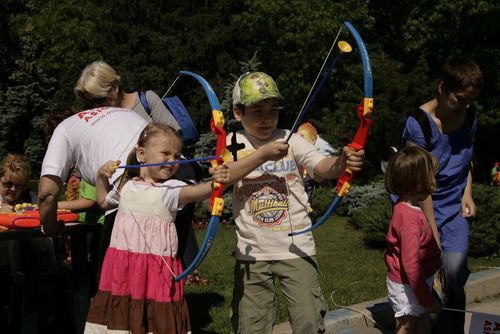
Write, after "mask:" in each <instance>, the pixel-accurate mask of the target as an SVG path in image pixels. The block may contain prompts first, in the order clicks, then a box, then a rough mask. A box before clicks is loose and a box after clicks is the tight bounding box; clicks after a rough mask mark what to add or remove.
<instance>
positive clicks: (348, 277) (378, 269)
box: [186, 216, 500, 333]
mask: <svg viewBox="0 0 500 334" xmlns="http://www.w3.org/2000/svg"><path fill="white" fill-rule="evenodd" d="M234 230H235V227H234V226H232V225H230V226H223V227H221V229H220V231H219V233H218V235H217V238H216V241H215V244H214V245H213V247H212V249H211V250H210V253H209V254H208V256H207V258H206V259H205V261H204V262H203V264H202V265H201V267H200V271H201V273H202V275H203V276H205V277H207V278H208V279H209V284H208V285H207V286H203V287H199V286H187V287H186V298H187V300H188V304H189V309H190V315H191V323H192V326H193V333H232V328H231V323H230V308H231V297H232V289H233V265H234V258H233V257H232V253H233V249H234V244H235V242H236V241H235V240H236V237H235V232H234ZM204 233H205V231H198V232H197V238H198V242H200V243H201V241H203V237H204ZM314 234H315V239H316V249H317V253H318V261H319V273H320V280H321V288H322V290H323V294H324V296H325V300H326V302H327V305H328V308H329V309H334V308H335V306H334V302H335V303H336V304H337V305H352V304H357V303H361V302H364V301H368V300H372V299H377V298H383V297H385V296H386V288H385V264H384V250H373V249H368V248H365V246H364V245H363V242H362V240H361V233H360V232H359V231H356V230H354V229H353V228H352V227H351V225H350V224H349V223H348V218H347V217H335V216H334V217H332V218H330V220H329V221H328V222H327V223H325V224H323V225H322V226H321V227H320V228H318V229H317V230H316V231H315V232H314ZM469 261H470V262H469V266H470V269H471V270H472V271H473V272H474V271H479V270H486V269H487V267H498V266H500V258H494V259H485V258H479V259H474V258H472V259H470V260H469ZM333 292H334V294H333V301H332V299H331V298H330V296H331V294H332V293H333ZM286 312H287V311H286V305H285V302H284V299H283V296H282V294H281V293H278V322H283V321H286V320H287V313H286Z"/></svg>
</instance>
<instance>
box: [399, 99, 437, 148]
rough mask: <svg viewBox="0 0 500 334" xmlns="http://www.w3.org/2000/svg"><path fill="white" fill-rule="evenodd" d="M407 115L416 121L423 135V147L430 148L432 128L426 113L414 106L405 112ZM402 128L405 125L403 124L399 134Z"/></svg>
mask: <svg viewBox="0 0 500 334" xmlns="http://www.w3.org/2000/svg"><path fill="white" fill-rule="evenodd" d="M408 117H413V118H414V119H415V120H416V121H417V123H418V125H419V126H420V129H421V130H422V133H423V135H424V139H425V148H426V149H427V150H431V139H432V128H431V122H430V121H429V117H428V116H427V113H426V112H425V111H423V110H422V109H420V108H416V109H413V110H411V111H409V112H408V113H407V118H408ZM404 128H405V127H404V126H403V128H402V129H401V136H402V135H403V133H402V132H403V131H404Z"/></svg>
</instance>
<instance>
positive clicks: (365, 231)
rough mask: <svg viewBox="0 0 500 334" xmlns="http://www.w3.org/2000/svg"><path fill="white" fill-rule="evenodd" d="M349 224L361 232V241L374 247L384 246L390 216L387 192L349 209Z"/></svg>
mask: <svg viewBox="0 0 500 334" xmlns="http://www.w3.org/2000/svg"><path fill="white" fill-rule="evenodd" d="M351 215H352V217H351V224H352V225H353V226H354V227H355V228H357V229H359V230H360V231H361V232H362V239H363V242H364V243H365V244H366V245H367V246H369V247H374V248H384V247H385V236H386V234H387V230H388V229H389V223H390V221H391V216H392V203H391V199H390V197H389V195H388V194H387V193H385V192H384V193H381V194H377V195H375V196H374V197H371V198H370V199H369V200H368V199H367V200H366V202H363V204H362V205H358V206H357V207H355V208H353V209H352V210H351Z"/></svg>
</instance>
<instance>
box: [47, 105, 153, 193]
mask: <svg viewBox="0 0 500 334" xmlns="http://www.w3.org/2000/svg"><path fill="white" fill-rule="evenodd" d="M147 124H148V121H147V120H145V119H144V118H142V117H141V116H139V115H137V114H136V113H135V112H134V111H132V110H129V109H123V108H112V107H103V108H96V109H91V110H86V111H82V112H79V113H77V114H75V115H73V116H71V117H69V118H67V119H65V120H64V121H62V122H61V123H60V124H59V125H58V126H57V128H56V129H55V131H54V133H53V135H52V138H51V139H50V143H49V146H48V148H47V152H46V153H45V157H44V158H43V163H42V172H41V176H44V175H54V176H58V177H60V178H61V180H63V181H64V180H66V178H67V177H68V173H69V171H70V169H71V168H72V167H73V166H75V165H76V166H78V170H79V171H80V173H81V174H82V177H83V179H85V180H86V181H87V182H88V183H90V184H91V185H95V179H96V173H97V170H98V169H99V168H100V167H101V166H102V165H104V163H106V162H107V161H109V160H120V161H121V162H122V164H125V162H126V161H127V156H128V154H129V152H130V150H131V149H132V148H133V147H134V145H135V144H136V143H137V139H138V138H139V135H140V133H141V131H142V129H144V127H146V125H147ZM122 173H123V169H118V170H117V171H116V172H115V173H114V174H113V176H112V177H111V179H110V182H111V183H112V182H114V181H115V180H116V179H117V178H118V177H119V176H120V175H121V174H122Z"/></svg>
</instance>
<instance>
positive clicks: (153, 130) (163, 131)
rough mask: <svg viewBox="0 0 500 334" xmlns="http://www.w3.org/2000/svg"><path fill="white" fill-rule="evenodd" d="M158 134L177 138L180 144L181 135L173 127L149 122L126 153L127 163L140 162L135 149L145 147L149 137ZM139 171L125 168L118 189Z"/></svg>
mask: <svg viewBox="0 0 500 334" xmlns="http://www.w3.org/2000/svg"><path fill="white" fill-rule="evenodd" d="M159 135H165V136H172V137H173V138H177V139H178V140H179V143H180V144H181V145H182V137H181V135H180V134H179V132H177V131H176V130H175V129H174V128H173V127H171V126H168V125H166V124H161V123H150V124H148V125H147V126H146V127H145V128H144V130H142V132H141V134H140V135H139V139H138V141H137V144H136V145H135V147H134V148H133V149H132V150H131V151H130V153H129V154H128V156H127V165H139V164H141V163H142V162H141V161H139V160H138V159H137V149H138V148H139V147H145V146H146V144H147V142H148V141H149V140H150V139H151V138H153V137H156V136H159ZM139 171H140V168H126V169H125V171H124V172H123V174H122V176H121V180H120V183H119V184H118V191H121V189H122V188H123V186H124V185H125V183H126V182H127V181H128V180H130V179H132V178H134V177H137V176H139Z"/></svg>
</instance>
